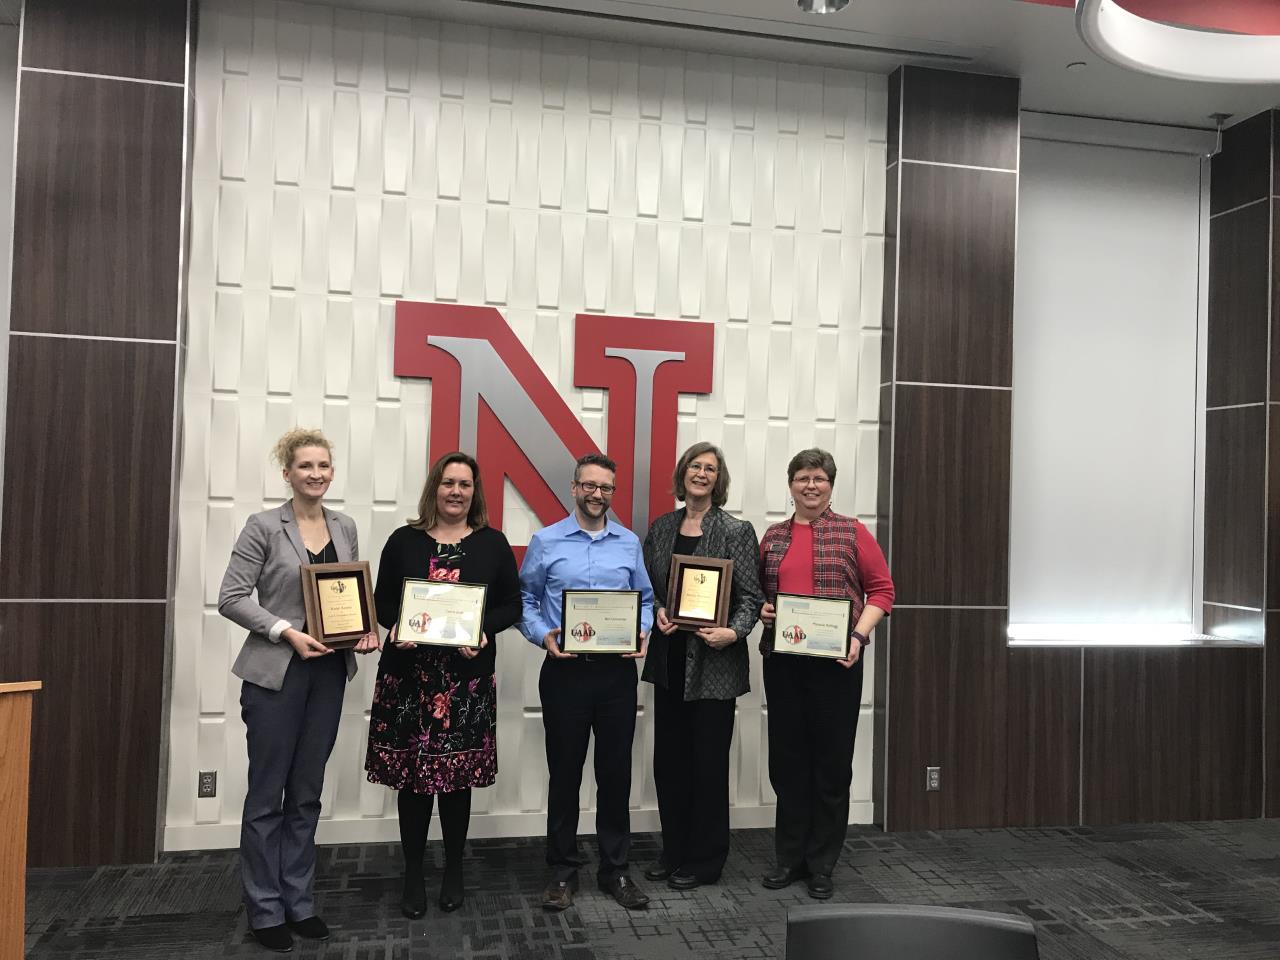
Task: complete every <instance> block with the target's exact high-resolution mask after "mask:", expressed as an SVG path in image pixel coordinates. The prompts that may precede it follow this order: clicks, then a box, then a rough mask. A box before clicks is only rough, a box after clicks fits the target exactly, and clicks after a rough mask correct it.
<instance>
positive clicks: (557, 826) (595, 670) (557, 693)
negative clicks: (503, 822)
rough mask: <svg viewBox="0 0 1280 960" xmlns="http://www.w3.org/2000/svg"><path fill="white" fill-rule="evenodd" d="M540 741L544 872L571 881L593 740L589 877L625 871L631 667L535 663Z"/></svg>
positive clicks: (619, 662)
mask: <svg viewBox="0 0 1280 960" xmlns="http://www.w3.org/2000/svg"><path fill="white" fill-rule="evenodd" d="M538 692H539V693H540V694H541V697H542V728H543V732H544V733H545V736H546V747H547V772H548V774H549V786H548V791H547V866H549V867H550V868H551V873H552V877H553V878H554V879H556V880H569V879H572V878H573V877H574V876H575V875H576V874H577V872H578V868H579V867H580V866H582V864H583V863H584V862H585V861H584V860H583V858H582V856H581V855H580V853H579V851H578V794H579V791H580V789H581V787H582V765H583V764H584V763H585V762H586V759H587V742H588V740H589V738H590V737H591V735H592V734H595V738H596V749H595V772H596V839H597V844H598V847H599V853H600V864H599V867H598V870H597V879H598V880H599V881H600V882H601V883H608V882H609V881H611V880H613V878H614V877H616V876H618V875H620V874H623V873H626V872H627V855H628V852H629V851H630V849H631V809H630V804H631V744H632V741H633V739H634V738H635V732H636V662H635V661H634V660H628V659H625V658H623V657H619V656H617V655H616V654H597V655H594V656H579V657H578V659H576V660H552V659H551V658H547V659H546V660H545V661H544V662H543V664H542V673H541V674H540V676H539V678H538Z"/></svg>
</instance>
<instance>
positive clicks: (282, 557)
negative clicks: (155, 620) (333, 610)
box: [218, 500, 360, 690]
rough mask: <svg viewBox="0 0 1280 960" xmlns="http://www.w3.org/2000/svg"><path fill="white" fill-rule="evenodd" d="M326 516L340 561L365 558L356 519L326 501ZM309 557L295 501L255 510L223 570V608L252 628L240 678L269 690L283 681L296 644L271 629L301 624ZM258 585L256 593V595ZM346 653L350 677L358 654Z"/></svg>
mask: <svg viewBox="0 0 1280 960" xmlns="http://www.w3.org/2000/svg"><path fill="white" fill-rule="evenodd" d="M324 519H325V523H326V524H328V526H329V536H330V538H331V539H332V540H333V546H334V549H335V550H336V551H337V553H338V561H339V562H341V563H349V562H351V561H353V560H358V559H360V548H359V544H358V543H357V541H356V522H355V521H354V520H352V519H351V518H350V517H348V516H347V515H346V514H343V513H337V512H335V511H333V510H330V509H328V508H327V507H326V508H324ZM309 562H310V561H309V560H308V558H307V547H306V544H304V543H303V542H302V534H301V533H300V532H299V531H298V524H297V521H296V520H295V519H294V516H293V503H292V501H289V500H286V501H285V502H284V503H282V504H281V505H280V506H278V507H276V508H275V509H273V510H263V511H262V512H261V513H255V514H254V515H253V516H251V517H250V518H249V521H248V523H246V524H245V525H244V529H243V530H241V531H240V536H239V538H238V539H237V540H236V545H235V546H234V547H233V548H232V550H231V561H230V562H229V563H228V564H227V572H226V573H225V574H223V575H222V589H221V590H219V591H218V613H220V614H222V615H223V616H224V617H226V618H227V619H228V620H230V621H231V622H232V623H236V624H239V625H240V626H242V627H244V628H245V629H246V630H248V631H249V636H247V637H246V638H245V641H244V646H243V647H241V648H240V655H239V656H238V657H236V662H235V664H234V665H233V666H232V667H231V672H232V673H234V674H235V675H236V676H237V677H239V678H240V679H241V680H247V681H249V682H250V683H256V684H257V685H258V686H260V687H266V688H267V689H268V690H279V689H280V687H281V686H282V685H283V684H284V674H285V671H286V670H288V669H289V661H290V660H292V659H293V656H294V653H293V647H291V646H290V645H289V644H288V642H287V641H285V640H283V639H281V640H276V641H275V642H272V641H271V639H270V637H269V633H270V631H271V628H272V627H273V626H275V624H276V621H278V620H288V621H289V623H290V625H291V626H292V627H293V628H294V629H295V630H301V629H302V623H303V620H305V619H306V611H305V609H304V608H303V602H302V576H301V573H300V569H299V568H300V567H301V566H302V564H304V563H309ZM255 590H256V591H257V598H256V599H255V598H254V597H253V596H252V594H253V592H254V591H255ZM343 656H345V657H346V660H347V679H351V677H354V676H355V673H356V657H355V654H354V653H352V652H351V651H350V650H347V651H344V653H343Z"/></svg>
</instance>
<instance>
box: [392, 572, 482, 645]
mask: <svg viewBox="0 0 1280 960" xmlns="http://www.w3.org/2000/svg"><path fill="white" fill-rule="evenodd" d="M488 592H489V588H488V587H486V586H485V585H484V584H483V583H455V582H453V581H450V580H414V579H411V578H408V577H406V578H405V581H404V585H403V586H402V587H401V590H400V620H399V626H398V627H397V628H396V640H397V641H399V642H401V643H422V644H427V645H428V646H434V647H471V648H472V649H473V650H478V649H479V648H480V641H481V640H482V639H483V637H484V601H485V597H486V595H487V594H488Z"/></svg>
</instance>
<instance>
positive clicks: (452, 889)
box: [440, 866, 466, 913]
mask: <svg viewBox="0 0 1280 960" xmlns="http://www.w3.org/2000/svg"><path fill="white" fill-rule="evenodd" d="M463 889H464V888H463V884H462V868H461V867H458V868H457V869H453V868H450V867H448V866H446V867H445V868H444V880H443V882H442V883H441V884H440V909H441V910H443V911H444V912H445V913H453V911H455V910H457V909H458V908H459V907H460V906H462V901H463V900H464V899H465V898H466V897H465V894H464V892H463Z"/></svg>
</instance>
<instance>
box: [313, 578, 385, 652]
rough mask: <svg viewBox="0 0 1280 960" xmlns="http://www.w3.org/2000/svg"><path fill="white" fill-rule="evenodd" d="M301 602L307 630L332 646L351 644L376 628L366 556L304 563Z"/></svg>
mask: <svg viewBox="0 0 1280 960" xmlns="http://www.w3.org/2000/svg"><path fill="white" fill-rule="evenodd" d="M301 572H302V604H303V608H304V609H305V610H306V617H307V622H306V630H307V633H308V634H309V635H310V636H312V637H314V638H315V639H317V640H319V641H320V642H321V643H323V644H324V645H325V646H326V647H329V648H330V649H333V650H344V649H347V648H349V647H354V646H355V645H356V644H357V643H359V642H360V640H361V638H362V637H364V635H365V634H366V633H370V632H372V631H374V630H376V629H377V623H378V615H377V613H376V612H375V611H374V607H373V574H372V573H371V572H370V570H369V561H368V560H356V561H354V562H351V563H304V564H303V565H302V571H301Z"/></svg>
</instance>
